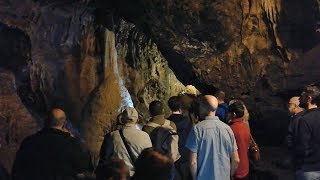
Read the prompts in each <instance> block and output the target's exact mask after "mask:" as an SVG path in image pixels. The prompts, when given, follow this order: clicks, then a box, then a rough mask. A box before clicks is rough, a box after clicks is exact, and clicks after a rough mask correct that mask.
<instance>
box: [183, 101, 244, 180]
mask: <svg viewBox="0 0 320 180" xmlns="http://www.w3.org/2000/svg"><path fill="white" fill-rule="evenodd" d="M217 107H218V100H217V98H216V97H214V96H211V95H205V96H204V97H203V98H202V99H201V100H200V101H199V116H200V119H202V121H200V122H199V123H198V124H196V125H195V126H194V127H193V128H192V130H191V131H190V133H189V136H188V138H187V142H186V148H188V149H189V151H190V170H191V173H192V177H193V179H194V180H207V179H219V180H230V177H232V175H233V174H234V172H235V170H236V169H237V166H238V164H239V162H240V159H239V156H238V151H237V144H236V140H235V137H234V134H233V132H232V130H231V128H230V127H229V126H228V125H226V124H225V123H223V122H222V121H220V120H219V118H218V117H217V116H216V110H217Z"/></svg>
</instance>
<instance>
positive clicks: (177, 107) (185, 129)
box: [167, 96, 192, 160]
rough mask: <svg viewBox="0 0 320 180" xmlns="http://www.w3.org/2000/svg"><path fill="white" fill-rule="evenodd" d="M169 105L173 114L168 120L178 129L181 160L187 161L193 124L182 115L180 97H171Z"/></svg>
mask: <svg viewBox="0 0 320 180" xmlns="http://www.w3.org/2000/svg"><path fill="white" fill-rule="evenodd" d="M168 105H169V107H170V109H171V111H172V114H171V115H170V116H169V117H168V118H167V119H168V120H170V121H172V122H173V123H174V124H175V125H176V127H177V133H178V135H179V152H180V154H181V158H182V159H183V160H187V159H188V150H187V149H186V148H185V144H186V140H187V137H188V134H189V132H190V130H191V127H192V124H191V122H190V121H189V120H188V118H186V117H185V116H183V115H182V107H181V106H182V105H181V101H180V97H178V96H173V97H171V98H170V99H169V101H168Z"/></svg>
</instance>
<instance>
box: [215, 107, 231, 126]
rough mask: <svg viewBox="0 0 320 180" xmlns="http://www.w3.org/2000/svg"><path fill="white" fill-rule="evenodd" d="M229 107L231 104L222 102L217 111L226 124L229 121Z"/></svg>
mask: <svg viewBox="0 0 320 180" xmlns="http://www.w3.org/2000/svg"><path fill="white" fill-rule="evenodd" d="M228 107H229V105H228V104H227V103H222V104H219V106H218V109H217V111H216V116H218V117H219V119H220V120H221V121H222V122H224V123H226V124H228V122H227V113H228V112H227V110H228Z"/></svg>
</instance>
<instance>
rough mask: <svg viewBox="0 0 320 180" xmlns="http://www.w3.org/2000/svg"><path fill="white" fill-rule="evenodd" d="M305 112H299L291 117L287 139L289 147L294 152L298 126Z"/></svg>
mask: <svg viewBox="0 0 320 180" xmlns="http://www.w3.org/2000/svg"><path fill="white" fill-rule="evenodd" d="M304 113H305V111H302V112H299V113H298V114H295V115H293V116H292V117H291V119H290V122H289V125H288V135H287V138H286V141H287V146H288V149H289V150H293V149H294V147H295V144H296V138H297V137H298V126H299V122H300V119H301V118H302V116H303V115H304Z"/></svg>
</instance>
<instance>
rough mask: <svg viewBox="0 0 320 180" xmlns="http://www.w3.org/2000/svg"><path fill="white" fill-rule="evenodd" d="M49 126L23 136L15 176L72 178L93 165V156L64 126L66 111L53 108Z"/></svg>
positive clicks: (19, 178) (17, 178)
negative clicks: (90, 157)
mask: <svg viewBox="0 0 320 180" xmlns="http://www.w3.org/2000/svg"><path fill="white" fill-rule="evenodd" d="M49 116H50V118H49V120H48V122H47V126H46V127H44V128H43V129H42V130H41V131H39V132H37V133H36V134H34V135H31V136H29V137H27V138H25V139H24V140H23V142H22V143H21V145H20V148H19V150H18V152H17V154H16V159H15V162H14V165H13V168H12V177H13V180H27V179H32V180H40V179H41V180H43V179H46V180H51V179H59V180H69V179H73V177H75V176H76V175H77V174H80V173H82V172H84V171H86V170H88V168H89V157H88V156H87V153H85V152H84V151H83V149H82V147H81V146H80V143H79V142H78V141H77V140H76V139H75V138H73V137H72V136H71V135H70V133H68V132H67V131H66V130H65V129H64V124H65V123H66V115H65V113H64V112H63V111H62V110H61V109H52V111H51V112H50V115H49Z"/></svg>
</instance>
